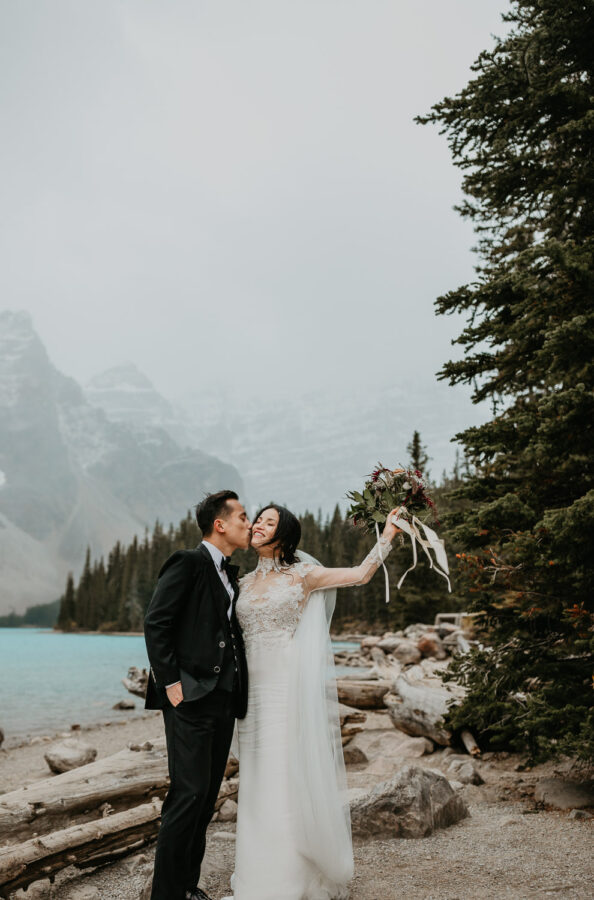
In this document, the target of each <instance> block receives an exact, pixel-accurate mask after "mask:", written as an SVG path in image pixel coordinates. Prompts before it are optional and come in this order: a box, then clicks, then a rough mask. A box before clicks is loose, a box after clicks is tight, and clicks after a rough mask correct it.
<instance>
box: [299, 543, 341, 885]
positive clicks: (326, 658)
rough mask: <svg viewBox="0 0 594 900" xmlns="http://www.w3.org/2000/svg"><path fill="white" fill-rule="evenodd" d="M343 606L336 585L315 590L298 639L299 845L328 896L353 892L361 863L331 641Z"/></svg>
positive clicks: (305, 559) (302, 558)
mask: <svg viewBox="0 0 594 900" xmlns="http://www.w3.org/2000/svg"><path fill="white" fill-rule="evenodd" d="M297 556H298V557H299V559H300V561H301V562H306V563H313V564H315V565H320V563H318V561H317V560H316V559H314V558H313V557H312V556H309V554H307V553H304V552H302V551H300V550H299V551H297ZM335 605H336V590H335V589H333V590H319V591H314V592H312V593H311V594H310V596H309V599H308V602H307V604H306V607H305V610H304V612H303V615H302V617H301V620H300V622H299V625H298V626H297V629H296V631H295V634H294V636H293V640H292V653H291V663H290V667H291V668H290V679H289V710H288V717H289V732H288V733H289V775H290V786H291V805H292V809H293V812H294V816H295V822H296V839H297V842H298V846H299V850H300V852H301V853H302V854H303V855H304V856H305V857H306V858H307V859H309V860H311V862H312V863H313V864H314V867H315V868H317V869H319V870H320V872H321V873H323V875H324V876H325V882H324V887H322V885H320V891H321V892H320V893H319V895H318V894H317V893H313V892H312V896H316V897H317V896H319V897H320V900H323V898H325V897H326V896H327V897H328V898H330V897H332V898H341V897H346V896H348V888H347V885H348V882H349V881H350V879H351V878H352V876H353V868H354V866H353V848H352V838H351V821H350V811H349V803H348V794H347V783H346V772H345V766H344V758H343V752H342V741H341V734H340V717H339V709H338V696H337V692H336V680H335V671H334V654H333V652H332V644H331V641H330V621H331V619H332V614H333V612H334V607H335ZM326 882H328V883H326ZM329 885H331V886H332V887H331V888H330V889H331V893H327V890H328V888H329ZM312 887H314V886H313V885H312Z"/></svg>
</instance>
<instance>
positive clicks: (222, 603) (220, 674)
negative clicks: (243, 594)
mask: <svg viewBox="0 0 594 900" xmlns="http://www.w3.org/2000/svg"><path fill="white" fill-rule="evenodd" d="M196 519H197V522H198V526H199V527H200V529H201V531H202V534H203V536H204V539H203V541H202V543H201V544H199V545H198V547H197V548H196V549H195V550H178V551H177V552H176V553H174V554H173V555H172V556H170V557H169V559H168V560H167V561H166V562H165V564H164V565H163V567H162V569H161V571H160V572H159V581H158V584H157V587H156V589H155V592H154V594H153V596H152V599H151V602H150V604H149V607H148V610H147V614H146V617H145V620H144V636H145V640H146V646H147V651H148V657H149V661H150V665H151V669H150V675H149V680H148V687H147V693H146V702H145V708H146V709H162V710H163V717H164V719H165V735H166V740H167V756H168V761H169V776H170V779H171V785H170V788H169V792H168V794H167V796H166V798H165V801H164V803H163V809H162V812H161V827H160V829H159V837H158V840H157V850H156V855H155V870H154V875H153V889H152V894H151V900H201V898H202V900H204V898H206V900H208V898H207V897H206V894H205V893H204V892H203V891H201V890H200V888H198V881H199V878H200V867H201V864H202V859H203V857H204V849H205V843H206V829H207V826H208V823H209V822H210V820H211V818H212V815H213V811H214V804H215V801H216V799H217V796H218V793H219V788H220V786H221V781H222V780H223V774H224V772H225V766H226V764H227V758H228V755H229V747H230V745H231V738H232V735H233V727H234V725H235V718H240V719H241V718H243V717H244V716H245V714H246V709H247V665H246V659H245V650H244V646H243V638H242V634H241V628H240V626H239V623H238V621H237V618H236V615H235V603H236V600H237V595H238V592H239V591H238V585H237V566H232V565H231V564H230V562H229V557H230V555H231V553H232V552H233V550H235V549H237V548H244V549H245V548H247V547H248V546H249V543H250V536H251V523H250V521H249V519H248V517H247V514H246V511H245V509H244V508H243V506H242V505H241V503H240V502H239V499H238V496H237V494H236V493H234V492H233V491H219V492H218V493H217V494H211V495H209V496H208V497H206V498H205V499H204V500H203V501H202V503H200V504H199V505H198V506H197V508H196Z"/></svg>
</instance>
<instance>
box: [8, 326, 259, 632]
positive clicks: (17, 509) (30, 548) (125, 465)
mask: <svg viewBox="0 0 594 900" xmlns="http://www.w3.org/2000/svg"><path fill="white" fill-rule="evenodd" d="M139 374H140V373H139ZM147 407H148V408H150V409H154V414H153V413H151V414H150V415H149V416H148V417H145V419H144V421H143V420H142V417H139V416H137V417H134V416H132V415H128V414H127V413H126V415H124V414H123V413H122V411H120V413H121V414H120V416H119V421H112V420H111V419H110V418H109V417H108V415H107V414H106V413H105V412H104V410H103V409H100V408H98V406H95V405H93V404H91V403H90V402H89V400H88V399H87V397H86V396H85V394H84V392H83V390H82V389H81V388H80V386H79V385H78V384H77V383H76V382H75V381H74V380H73V379H72V378H68V377H66V376H65V375H63V374H61V373H60V372H59V371H58V370H57V369H56V368H55V367H54V366H53V365H52V363H51V361H50V360H49V358H48V355H47V352H46V350H45V348H44V346H43V344H42V342H41V341H40V339H39V337H38V336H37V334H36V333H35V330H34V328H33V324H32V322H31V319H30V317H29V316H28V315H27V314H26V313H22V312H2V313H0V472H1V473H2V476H1V477H0V563H1V569H2V572H1V579H0V614H3V613H6V612H8V611H10V610H11V609H14V610H15V611H16V612H21V611H23V610H24V609H25V608H26V607H27V606H30V605H33V604H35V603H44V602H48V601H50V600H53V599H55V597H56V596H58V595H59V594H60V593H61V591H62V589H63V585H64V580H65V576H66V572H67V570H69V569H72V570H74V571H78V569H79V568H80V565H81V564H82V561H83V558H84V553H85V550H86V547H87V545H90V546H91V549H92V552H93V554H99V553H105V552H107V551H108V550H109V549H110V548H111V547H112V546H113V544H114V542H115V541H116V540H117V539H120V540H129V539H130V538H131V537H132V536H133V535H134V534H138V533H142V530H143V529H144V527H145V526H146V525H149V526H150V525H152V524H153V523H154V521H155V519H157V518H159V519H160V520H161V521H164V522H165V523H169V522H170V521H173V522H177V521H179V519H181V518H182V517H183V516H184V515H185V513H186V511H187V510H188V508H189V507H190V506H191V505H192V504H193V503H195V502H196V501H197V500H198V499H199V498H200V497H201V496H202V494H203V493H204V492H205V491H209V490H216V489H219V488H221V487H231V488H235V489H237V490H242V487H243V486H242V482H241V478H240V476H239V474H238V472H237V470H236V469H235V468H234V467H233V466H232V465H230V464H228V463H223V462H221V461H220V460H219V459H217V458H216V457H214V456H212V455H209V454H206V453H204V452H202V451H201V450H198V449H196V448H188V447H183V446H181V445H180V444H179V443H178V442H177V441H175V440H174V438H173V437H172V436H171V434H170V433H168V432H167V431H166V430H164V429H163V428H161V427H159V426H158V425H157V424H156V423H157V421H158V420H159V418H161V419H165V418H166V415H167V410H166V408H165V407H163V406H162V405H161V406H160V405H159V401H158V395H157V399H155V398H152V401H151V403H149V404H147Z"/></svg>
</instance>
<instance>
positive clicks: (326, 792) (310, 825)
mask: <svg viewBox="0 0 594 900" xmlns="http://www.w3.org/2000/svg"><path fill="white" fill-rule="evenodd" d="M393 512H394V513H395V512H396V510H394V511H393ZM399 530H400V529H398V528H397V527H396V526H395V525H393V524H392V514H390V515H389V516H388V519H387V523H386V526H385V528H384V531H383V534H382V537H381V538H380V540H379V543H378V544H376V546H374V548H373V550H372V551H371V552H370V553H369V554H368V556H366V558H365V559H364V560H363V562H362V563H361V565H359V566H355V567H352V568H343V569H338V568H336V569H329V568H325V567H324V566H321V565H319V563H318V562H317V561H316V560H314V559H313V558H312V557H308V556H307V554H304V553H302V552H301V551H298V550H297V546H298V544H299V541H300V538H301V526H300V524H299V521H298V519H297V518H296V517H295V516H294V515H293V514H292V513H290V512H289V510H287V509H285V508H284V507H282V506H277V505H276V504H274V503H271V504H269V505H268V506H267V507H265V508H264V509H262V510H261V511H260V512H259V513H258V515H257V516H256V519H255V521H254V525H253V529H252V539H251V544H252V547H254V549H255V550H256V551H257V553H258V557H259V559H258V565H257V566H256V568H255V570H254V571H253V572H250V573H249V574H248V575H246V576H245V577H244V578H242V579H241V581H240V593H239V598H238V600H237V608H236V609H237V617H238V619H239V622H240V624H241V627H242V630H243V636H244V641H245V647H246V654H247V663H248V671H249V694H248V711H247V715H246V717H245V718H244V719H239V720H238V721H237V738H238V747H237V744H236V745H235V747H234V749H235V752H236V753H238V756H239V762H240V779H239V796H238V813H237V835H236V841H237V843H236V856H235V872H234V874H233V876H232V878H231V886H232V890H233V897H227V898H224V900H335V898H346V897H347V896H348V884H349V881H350V880H351V878H352V876H353V852H352V843H351V829H350V817H349V807H348V800H347V796H346V778H345V770H344V760H343V755H342V744H341V739H340V724H339V719H338V701H337V696H336V683H335V680H334V677H333V675H334V673H333V664H334V661H333V655H332V648H331V644H330V639H329V631H328V629H329V625H330V618H331V616H332V612H333V609H334V602H335V596H336V588H338V587H346V586H348V585H360V584H365V583H366V582H368V581H369V580H370V579H371V577H372V575H373V574H374V572H375V571H376V570H377V568H378V567H379V565H380V564H381V563H382V562H383V559H384V558H385V557H386V556H387V554H388V553H389V551H390V549H391V541H392V539H393V538H394V536H395V535H396V533H397V532H398V531H399Z"/></svg>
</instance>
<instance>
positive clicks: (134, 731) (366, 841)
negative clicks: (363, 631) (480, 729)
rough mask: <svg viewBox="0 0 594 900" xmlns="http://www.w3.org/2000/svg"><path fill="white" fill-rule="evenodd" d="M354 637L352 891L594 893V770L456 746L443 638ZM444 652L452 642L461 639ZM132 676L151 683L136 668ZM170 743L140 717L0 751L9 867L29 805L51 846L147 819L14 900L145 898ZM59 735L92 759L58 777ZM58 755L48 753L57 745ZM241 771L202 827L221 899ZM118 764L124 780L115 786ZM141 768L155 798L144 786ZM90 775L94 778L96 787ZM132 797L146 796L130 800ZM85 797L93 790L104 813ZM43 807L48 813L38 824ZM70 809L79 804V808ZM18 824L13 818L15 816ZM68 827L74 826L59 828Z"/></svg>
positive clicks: (349, 717) (231, 776)
mask: <svg viewBox="0 0 594 900" xmlns="http://www.w3.org/2000/svg"><path fill="white" fill-rule="evenodd" d="M458 631H460V629H458ZM456 633H457V632H456V630H455V629H451V628H450V629H445V632H444V634H445V636H446V637H447V636H448V635H452V636H453V635H455V634H456ZM357 637H359V636H357ZM462 637H463V638H464V635H462ZM348 638H351V639H352V638H355V636H354V635H349V636H348ZM337 639H347V636H344V637H343V636H341V638H337ZM355 639H356V638H355ZM359 639H360V640H361V644H362V646H361V648H360V650H358V651H357V652H354V651H353V652H351V651H350V650H345V651H338V652H337V654H336V657H337V662H338V663H340V664H341V665H347V666H348V665H350V666H351V667H352V668H353V673H352V674H353V676H354V677H352V678H349V677H346V678H344V679H341V680H340V682H339V694H340V692H341V685H344V691H345V692H346V693H347V694H348V695H349V696H350V698H351V699H354V700H355V702H357V701H358V700H359V699H361V698H363V699H362V700H361V704H360V705H359V708H358V709H357V708H352V707H351V706H350V705H349V706H348V707H345V706H342V707H341V722H342V734H343V744H344V752H345V761H346V763H347V777H348V785H349V789H350V802H351V818H352V823H353V836H354V845H355V858H356V875H355V879H354V882H353V886H352V892H351V900H380V898H381V900H384V898H386V900H396V898H399V900H400V898H401V897H403V896H405V897H407V898H412V900H416V898H418V900H421V898H422V900H432V898H435V900H456V898H458V900H466V898H468V900H471V898H472V900H474V898H485V900H487V898H488V900H492V898H498V897H502V898H503V897H510V898H517V900H520V898H522V900H523V898H528V897H534V898H536V897H542V896H546V895H547V894H557V895H562V896H564V897H568V898H576V900H577V898H580V900H581V898H584V897H587V896H591V895H592V894H591V883H592V882H591V863H590V859H591V841H592V833H593V832H592V829H593V826H594V816H593V815H592V814H593V812H594V783H593V782H592V777H593V775H594V773H593V772H592V771H586V770H584V769H583V768H580V767H579V766H577V765H576V764H575V762H574V761H573V760H571V759H562V760H560V761H558V762H555V763H553V762H550V763H546V764H543V765H541V766H536V767H533V768H529V767H528V766H527V763H526V759H525V758H523V757H522V756H521V755H518V754H509V753H504V752H500V753H494V752H491V753H488V752H483V753H481V752H480V749H479V748H476V749H473V748H472V746H471V752H468V750H467V748H465V747H464V746H463V745H462V744H460V742H459V741H456V742H454V746H451V745H450V744H451V741H450V736H449V735H448V734H447V732H445V731H444V730H443V729H442V730H441V731H440V728H439V709H440V708H441V707H440V705H439V703H441V700H442V699H443V698H441V699H440V697H439V696H438V695H439V692H440V691H443V690H445V688H444V685H443V684H442V682H441V679H439V678H438V676H437V669H438V668H440V667H441V666H443V665H444V664H445V665H447V661H448V657H449V656H450V651H449V649H448V642H447V641H445V642H444V638H443V637H442V636H441V635H440V633H439V632H438V631H437V630H436V629H435V628H430V627H429V626H410V627H409V629H408V630H407V629H405V631H404V632H401V633H396V634H387V635H381V636H379V635H378V636H374V637H369V636H360V638H359ZM458 640H459V638H455V642H456V646H458ZM444 643H445V647H444ZM450 645H451V646H452V647H453V646H454V639H452V640H451V641H450ZM440 657H441V658H440ZM362 665H365V666H366V667H367V672H366V673H365V678H364V679H361V677H360V673H359V672H358V671H357V669H358V668H359V667H361V666H362ZM136 674H137V676H138V677H139V678H140V679H142V673H141V672H140V673H139V672H138V670H136ZM364 684H368V685H371V686H372V688H373V689H372V690H371V693H370V695H369V696H371V697H372V700H371V701H369V699H368V694H367V692H366V691H363V692H362V693H361V690H360V688H361V687H362V686H363V685H364ZM137 687H138V683H137ZM384 687H385V691H384ZM409 688H410V689H413V690H415V691H417V693H416V694H415V695H414V696H415V703H418V702H419V698H420V699H421V700H422V699H423V698H424V697H426V696H428V697H429V699H430V703H429V706H428V707H427V709H426V710H425V713H424V714H423V715H421V716H419V715H417V714H415V715H413V716H411V715H409V713H408V712H406V704H407V691H408V690H409ZM138 689H139V690H141V689H142V688H141V687H140V688H138ZM436 697H437V698H438V700H439V702H438V704H437V705H435V702H434V700H435V698H436ZM341 699H343V698H341ZM343 703H344V699H343ZM369 704H370V705H369ZM411 708H412V707H411ZM395 710H396V712H395ZM403 710H404V711H405V712H406V715H405V714H404V713H403ZM415 710H416V713H418V712H419V708H417V707H415ZM124 714H125V711H124ZM431 730H433V733H431ZM163 737H164V734H163V725H162V718H161V714H160V713H154V712H145V713H143V714H142V715H138V713H136V714H134V713H131V714H130V718H128V719H122V720H121V721H118V722H109V723H104V724H101V725H94V726H86V727H84V726H83V727H82V728H80V727H75V728H74V729H69V730H68V731H64V732H60V734H58V735H46V736H39V737H36V738H34V739H33V740H31V741H29V742H28V743H27V744H21V745H20V746H16V747H12V748H9V749H4V750H0V795H1V796H0V844H1V845H2V846H0V869H1V866H2V860H4V863H6V860H7V859H10V857H11V856H13V857H14V856H15V854H18V853H22V852H23V848H25V850H26V848H27V846H29V845H28V844H27V840H29V844H30V845H31V848H33V849H35V848H36V847H38V846H39V845H38V844H37V843H36V842H37V841H38V840H39V838H38V837H35V831H34V829H35V827H36V826H35V824H34V823H33V824H30V823H28V822H27V814H26V808H27V804H29V806H31V809H35V810H36V815H37V817H38V818H37V820H36V821H39V823H40V826H41V828H40V833H41V835H42V837H41V841H42V844H43V840H44V838H43V835H44V834H45V835H46V836H47V837H46V838H45V840H46V841H47V840H50V839H54V838H55V835H56V834H59V835H65V834H67V833H69V831H68V829H69V828H70V830H71V831H72V830H75V829H77V828H78V829H82V830H84V829H85V828H87V829H95V831H96V837H95V838H94V839H93V840H96V838H97V836H98V835H99V832H100V831H105V829H107V830H108V831H109V830H110V829H111V831H112V832H113V829H114V828H115V829H116V831H117V827H118V816H119V817H122V816H124V817H125V816H128V815H130V816H134V815H136V813H138V816H139V817H140V818H142V817H143V818H142V823H144V824H138V823H140V818H138V822H137V825H136V834H137V838H138V839H137V840H136V843H134V842H132V843H129V845H128V846H126V847H124V849H123V850H122V851H121V858H120V854H118V853H116V854H115V857H114V854H112V856H111V857H110V856H109V854H108V855H107V856H105V858H104V859H103V860H102V864H101V865H99V864H97V863H96V861H95V862H94V863H90V862H87V863H85V862H84V859H85V858H88V853H87V857H85V854H84V853H83V854H82V856H80V851H79V850H76V849H75V850H74V854H73V855H72V859H73V860H74V859H75V857H76V854H77V853H79V857H78V858H79V859H82V865H83V868H82V869H81V868H76V867H75V866H74V865H68V864H67V862H68V856H67V855H66V857H65V863H64V864H60V865H59V866H58V867H57V868H56V869H55V872H56V875H55V881H54V883H53V885H52V884H50V882H49V881H48V879H47V878H41V879H39V878H38V879H37V880H35V881H33V882H32V883H31V884H30V885H29V886H28V890H27V891H26V893H25V892H24V890H23V889H22V888H20V889H18V890H16V891H13V892H12V893H11V894H10V900H25V898H26V900H50V898H51V900H101V898H105V900H108V898H113V900H140V898H141V897H143V896H146V885H147V883H148V882H149V881H150V876H151V871H152V858H153V854H154V834H155V833H156V827H157V824H158V809H159V804H160V800H159V798H160V797H162V796H163V793H164V791H165V789H166V757H165V754H164V743H163ZM67 739H68V740H67ZM64 743H66V745H68V744H69V743H71V744H72V745H73V747H74V750H75V751H76V749H77V747H78V748H79V749H80V750H81V753H82V754H83V755H82V756H81V761H82V760H84V761H88V759H93V760H94V761H93V762H91V763H90V764H88V765H85V766H83V767H82V768H75V769H73V770H72V771H66V772H65V774H64V775H55V776H52V775H51V774H50V771H49V765H48V764H49V763H50V760H54V761H55V760H57V762H55V765H56V766H57V767H58V768H57V769H56V771H63V769H60V768H59V767H60V766H61V765H63V766H65V767H66V769H68V768H70V765H71V760H70V759H69V757H68V753H66V754H65V753H64ZM60 744H62V746H61V747H60ZM50 748H53V753H49V752H48V751H49V750H50ZM89 751H92V752H91V756H90V757H89V756H88V754H89ZM85 753H86V754H87V756H84V754H85ZM60 754H62V759H60ZM237 769H238V766H237V764H236V763H233V761H230V764H229V766H228V771H227V773H226V774H227V777H226V779H225V781H224V782H223V787H222V790H221V794H220V796H219V802H218V804H217V806H218V809H217V813H216V814H215V817H214V819H213V822H212V824H211V825H210V828H209V839H208V848H207V855H206V859H205V866H204V871H203V886H204V889H205V890H206V891H207V892H208V893H209V895H211V896H212V897H213V898H215V900H218V898H220V897H222V896H224V895H225V894H227V893H228V890H229V876H230V874H231V872H232V868H233V854H234V840H235V835H234V831H235V816H236V795H237V784H238V774H239V777H240V774H241V773H240V772H239V773H238V771H237ZM110 773H119V774H117V777H116V781H115V782H114V783H113V784H112V782H111V781H109V779H112V780H113V774H110ZM147 773H149V781H150V785H151V788H150V789H149V790H148V792H147V791H146V789H145V788H144V787H143V784H144V781H143V778H144V780H146V777H147ZM153 773H154V774H153ZM106 779H107V781H106ZM118 779H119V781H118ZM79 783H84V785H85V787H84V791H85V792H86V793H84V796H86V797H87V799H86V800H85V808H86V812H85V813H84V814H83V813H82V810H81V812H79V813H77V812H76V808H77V806H76V790H77V784H79ZM106 783H108V784H109V785H110V788H109V789H110V792H111V793H110V796H111V797H112V800H111V801H110V804H107V803H105V802H103V801H104V796H103V794H102V790H103V789H102V788H101V785H103V784H106ZM124 783H125V785H126V786H125V788H123V789H122V787H121V785H123V784H124ZM94 784H97V786H98V787H97V789H95V793H94V788H93V785H94ZM114 784H115V787H114ZM134 784H137V785H138V787H137V788H134ZM118 785H119V786H118ZM147 785H148V782H147ZM23 788H25V789H26V790H25V791H23ZM118 791H119V793H118ZM135 791H136V794H135V793H134V792H135ZM139 792H140V793H139ZM136 795H137V796H138V799H136V800H134V799H132V798H133V797H134V796H136ZM54 796H55V797H56V799H57V803H56V802H54V800H53V799H52V798H53V797H54ZM92 796H96V803H97V811H96V812H93V803H94V802H95V801H94V800H91V797H92ZM68 797H71V798H73V799H71V800H68ZM118 797H119V798H120V799H119V800H118ZM151 797H152V798H153V799H152V800H151ZM138 803H140V804H141V805H140V806H138V805H135V804H138ZM151 803H152V804H153V806H151ZM23 804H24V806H23ZM69 804H70V806H69ZM44 807H47V812H45V815H44V816H42V817H41V818H39V814H40V812H44ZM21 808H22V809H24V810H25V816H24V818H23V814H22V813H20V812H19V810H20V809H21ZM69 808H71V809H72V810H73V811H74V812H73V815H72V817H70V814H69V813H68V809H69ZM60 810H62V812H60ZM64 810H66V811H65V812H64ZM10 816H12V818H11V819H10ZM60 816H61V818H60ZM97 816H98V817H99V818H97ZM19 817H20V818H19ZM52 817H53V818H52ZM9 820H10V822H12V825H9V824H7V823H9ZM19 822H20V824H19ZM85 823H86V824H85ZM93 823H95V824H93ZM2 828H3V831H2ZM60 828H61V829H64V828H66V831H64V830H62V831H56V829H60ZM19 829H20V831H19ZM110 840H111V839H110ZM23 841H24V842H25V843H23ZM50 843H51V840H50ZM79 845H80V841H79ZM79 845H77V846H79ZM73 846H74V845H73ZM112 846H115V845H113V844H112ZM27 852H30V850H29V851H27ZM42 855H43V854H42ZM97 858H98V857H95V858H94V859H95V860H96V859H97ZM39 865H40V866H42V865H43V859H42V860H41V862H40V863H39ZM17 868H18V867H17ZM36 871H37V870H36ZM39 871H40V872H41V871H42V870H41V869H40V870H39ZM279 900H282V898H279Z"/></svg>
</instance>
